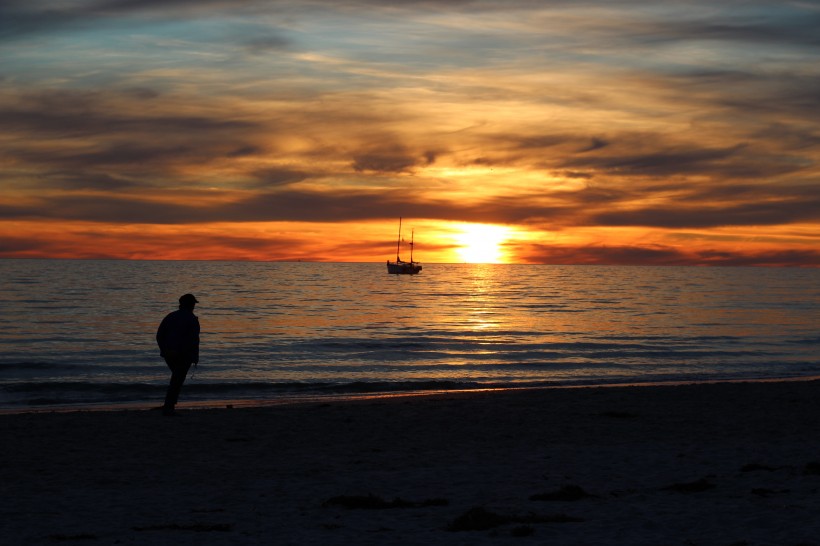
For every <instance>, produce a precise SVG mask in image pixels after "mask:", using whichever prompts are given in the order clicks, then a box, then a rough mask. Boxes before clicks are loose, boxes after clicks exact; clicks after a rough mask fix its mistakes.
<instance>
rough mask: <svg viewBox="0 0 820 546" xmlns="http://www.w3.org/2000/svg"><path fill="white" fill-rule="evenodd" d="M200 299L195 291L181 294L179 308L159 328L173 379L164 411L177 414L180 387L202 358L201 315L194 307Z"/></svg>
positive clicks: (164, 413)
mask: <svg viewBox="0 0 820 546" xmlns="http://www.w3.org/2000/svg"><path fill="white" fill-rule="evenodd" d="M197 303H199V302H198V301H197V299H196V298H195V297H194V295H193V294H185V295H184V296H181V297H180V298H179V310H178V311H174V312H173V313H169V314H168V316H166V317H165V318H164V319H162V322H161V323H160V325H159V329H157V345H159V354H160V356H162V358H164V359H165V363H166V364H168V367H169V368H170V369H171V383H170V384H169V385H168V392H167V393H166V394H165V405H164V406H163V407H162V413H163V415H174V406H176V403H177V398H179V391H180V389H182V384H183V383H184V382H185V377H186V376H187V375H188V370H189V369H191V364H197V363H198V362H199V319H198V318H196V315H194V307H195V306H196V304H197Z"/></svg>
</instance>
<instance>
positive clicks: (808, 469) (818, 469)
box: [803, 462, 820, 476]
mask: <svg viewBox="0 0 820 546" xmlns="http://www.w3.org/2000/svg"><path fill="white" fill-rule="evenodd" d="M803 475H804V476H820V463H817V462H811V463H806V466H804V467H803Z"/></svg>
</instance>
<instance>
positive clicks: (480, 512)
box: [446, 506, 584, 532]
mask: <svg viewBox="0 0 820 546" xmlns="http://www.w3.org/2000/svg"><path fill="white" fill-rule="evenodd" d="M581 521H584V520H582V519H580V518H575V517H572V516H567V515H565V514H553V515H539V514H527V515H525V516H520V515H504V514H497V513H495V512H491V511H489V510H487V509H486V508H484V507H483V506H476V507H474V508H470V509H469V510H467V511H466V512H464V513H463V514H461V515H460V516H458V517H457V518H456V519H454V520H453V521H452V522H451V523H450V524H449V525H448V526H447V527H446V529H447V530H448V531H453V532H456V531H486V530H487V529H493V528H495V527H500V526H502V525H507V524H509V523H520V524H525V525H529V524H533V523H572V522H581Z"/></svg>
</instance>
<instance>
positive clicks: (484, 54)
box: [0, 0, 820, 267]
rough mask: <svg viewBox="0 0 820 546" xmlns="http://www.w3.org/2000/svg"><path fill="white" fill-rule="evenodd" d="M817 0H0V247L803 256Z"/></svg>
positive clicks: (795, 261) (65, 254)
mask: <svg viewBox="0 0 820 546" xmlns="http://www.w3.org/2000/svg"><path fill="white" fill-rule="evenodd" d="M818 28H820V2H818V1H817V0H812V1H789V0H785V1H782V0H781V1H755V0H749V1H740V0H721V1H720V2H714V1H713V0H709V1H702V0H674V1H672V0H655V1H652V2H648V1H629V0H543V1H535V0H509V1H504V2H500V1H496V2H489V1H480V0H475V1H472V0H447V1H443V0H442V1H437V0H389V1H382V0H316V1H312V0H305V1H277V0H232V1H228V0H3V1H2V2H0V257H4V258H111V259H198V260H266V261H267V260H304V261H356V262H361V261H364V262H378V261H384V260H387V259H392V258H395V256H396V246H397V240H398V229H399V218H402V236H403V239H404V240H405V244H402V245H401V247H400V252H401V256H402V258H403V259H408V258H409V256H408V253H409V248H408V245H407V244H406V243H408V242H409V241H410V239H411V237H412V239H413V241H414V242H415V246H414V258H415V259H416V260H420V261H422V262H423V263H426V262H446V263H453V262H456V263H458V262H501V263H505V262H508V263H525V264H542V263H543V264H635V265H758V266H813V267H818V266H820V32H818V31H817V29H818Z"/></svg>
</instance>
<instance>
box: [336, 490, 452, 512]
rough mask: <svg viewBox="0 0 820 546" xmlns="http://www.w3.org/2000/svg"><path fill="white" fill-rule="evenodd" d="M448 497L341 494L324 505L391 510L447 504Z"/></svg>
mask: <svg viewBox="0 0 820 546" xmlns="http://www.w3.org/2000/svg"><path fill="white" fill-rule="evenodd" d="M448 504H449V501H448V500H447V499H426V500H423V501H421V502H411V501H406V500H404V499H402V498H399V497H396V498H395V499H393V500H392V501H387V500H384V499H383V498H381V497H378V496H376V495H372V494H371V495H340V496H337V497H332V498H329V499H328V500H326V501H325V502H323V503H322V506H323V507H329V506H339V507H341V508H348V509H359V510H389V509H392V508H424V507H426V506H447V505H448Z"/></svg>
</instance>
